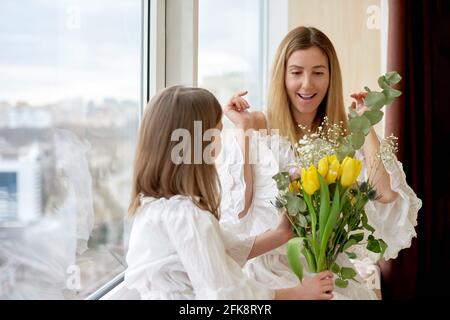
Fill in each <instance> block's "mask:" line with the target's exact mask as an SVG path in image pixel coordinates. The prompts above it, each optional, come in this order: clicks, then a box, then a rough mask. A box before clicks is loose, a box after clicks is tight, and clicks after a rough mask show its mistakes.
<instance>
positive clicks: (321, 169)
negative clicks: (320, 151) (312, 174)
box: [318, 156, 328, 178]
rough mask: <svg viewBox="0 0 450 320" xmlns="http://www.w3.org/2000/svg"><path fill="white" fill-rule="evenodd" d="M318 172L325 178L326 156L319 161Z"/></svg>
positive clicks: (326, 171) (326, 168)
mask: <svg viewBox="0 0 450 320" xmlns="http://www.w3.org/2000/svg"><path fill="white" fill-rule="evenodd" d="M318 167H319V168H318V171H319V173H320V175H321V176H322V177H324V178H325V177H326V176H327V173H328V156H325V157H323V158H322V159H320V161H319V165H318Z"/></svg>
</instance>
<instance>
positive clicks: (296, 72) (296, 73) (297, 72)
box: [291, 71, 301, 76]
mask: <svg viewBox="0 0 450 320" xmlns="http://www.w3.org/2000/svg"><path fill="white" fill-rule="evenodd" d="M300 73H301V72H299V71H293V72H291V74H293V75H295V76H297V75H299V74H300Z"/></svg>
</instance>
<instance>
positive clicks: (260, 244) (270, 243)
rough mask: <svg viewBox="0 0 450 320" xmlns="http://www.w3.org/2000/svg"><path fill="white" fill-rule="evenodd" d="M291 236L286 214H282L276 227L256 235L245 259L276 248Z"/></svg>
mask: <svg viewBox="0 0 450 320" xmlns="http://www.w3.org/2000/svg"><path fill="white" fill-rule="evenodd" d="M293 236H294V234H293V233H292V227H291V223H290V222H289V220H288V219H287V218H286V216H285V215H283V217H282V219H281V221H280V223H279V224H278V227H277V228H276V229H272V230H269V231H267V232H265V233H263V234H260V235H259V236H257V237H256V239H255V242H254V244H253V247H252V250H251V251H250V254H249V255H248V258H247V260H249V259H252V258H255V257H257V256H260V255H262V254H264V253H266V252H269V251H271V250H273V249H276V248H278V247H279V246H282V245H283V244H285V243H286V242H288V241H289V240H290V239H291V238H292V237H293Z"/></svg>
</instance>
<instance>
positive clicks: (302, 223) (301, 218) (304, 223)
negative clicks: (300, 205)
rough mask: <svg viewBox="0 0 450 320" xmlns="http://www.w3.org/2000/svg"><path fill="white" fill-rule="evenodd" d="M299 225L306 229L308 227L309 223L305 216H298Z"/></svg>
mask: <svg viewBox="0 0 450 320" xmlns="http://www.w3.org/2000/svg"><path fill="white" fill-rule="evenodd" d="M298 224H299V225H300V227H302V228H306V227H307V226H308V221H307V220H306V218H305V216H304V215H302V214H299V215H298Z"/></svg>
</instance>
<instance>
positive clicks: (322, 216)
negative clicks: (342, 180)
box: [319, 173, 330, 237]
mask: <svg viewBox="0 0 450 320" xmlns="http://www.w3.org/2000/svg"><path fill="white" fill-rule="evenodd" d="M319 181H320V211H319V230H320V235H319V237H320V236H322V235H323V233H324V230H325V226H326V224H327V221H328V215H329V214H330V191H329V190H328V184H327V182H326V181H325V179H324V178H323V177H322V176H321V175H320V173H319Z"/></svg>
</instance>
